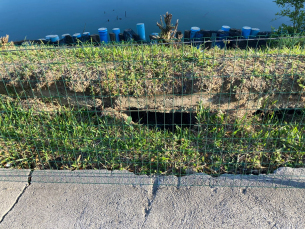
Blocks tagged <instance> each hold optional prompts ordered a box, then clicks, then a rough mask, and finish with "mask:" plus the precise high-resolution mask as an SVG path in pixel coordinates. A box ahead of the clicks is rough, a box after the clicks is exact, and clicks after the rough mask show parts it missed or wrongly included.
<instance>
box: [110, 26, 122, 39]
mask: <svg viewBox="0 0 305 229" xmlns="http://www.w3.org/2000/svg"><path fill="white" fill-rule="evenodd" d="M112 32H113V33H114V34H115V40H116V41H117V42H119V41H120V38H119V34H120V32H121V31H120V29H119V28H113V29H112Z"/></svg>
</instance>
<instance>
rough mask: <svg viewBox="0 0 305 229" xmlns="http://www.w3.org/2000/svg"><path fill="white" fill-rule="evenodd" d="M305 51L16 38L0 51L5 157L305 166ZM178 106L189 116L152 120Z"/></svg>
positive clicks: (179, 166) (135, 164)
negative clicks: (36, 42) (23, 41)
mask: <svg viewBox="0 0 305 229" xmlns="http://www.w3.org/2000/svg"><path fill="white" fill-rule="evenodd" d="M304 53H305V51H304V50H303V49H302V48H301V47H298V46H296V47H293V48H287V47H282V48H267V49H265V50H247V51H245V50H238V49H235V50H221V49H218V48H215V49H209V50H200V49H197V48H196V47H191V46H187V45H184V46H173V45H172V46H165V45H149V46H148V45H147V46H137V45H126V46H125V45H120V46H107V47H92V46H78V47H73V48H53V47H49V46H36V47H35V46H25V47H12V48H11V50H10V51H9V52H7V51H5V52H1V60H0V63H1V64H0V66H1V67H0V72H1V80H2V82H1V84H0V93H1V100H0V105H1V106H0V107H1V108H0V109H1V126H0V128H1V130H0V131H1V134H2V138H1V142H0V144H1V145H2V150H0V166H1V167H10V168H11V167H14V168H31V169H70V170H74V169H126V170H128V171H131V172H134V173H136V174H155V173H159V174H160V173H161V174H171V175H185V174H188V173H194V172H205V173H207V174H211V175H219V174H223V173H234V174H260V173H269V172H272V171H273V170H275V169H277V168H278V167H282V166H288V167H303V166H304V163H305V156H304V152H305V148H304V145H303V144H302V142H303V141H304V135H305V129H304V125H303V122H304V103H305V95H304V89H303V88H304V86H303V85H304V84H305V83H304V77H303V75H304V67H305V65H304V61H303V59H304ZM186 98H187V99H186ZM179 101H180V102H179ZM161 104H162V105H161ZM140 112H144V113H145V114H146V116H145V115H144V116H141V117H140ZM147 112H151V113H149V114H147ZM156 112H157V113H156ZM158 112H159V113H160V114H159V113H158ZM177 112H180V116H178V117H180V118H178V119H184V120H181V121H180V122H178V121H177V120H175V119H174V120H173V119H167V118H163V119H162V118H161V119H160V118H155V119H153V118H151V117H152V116H154V115H153V114H155V116H156V115H157V114H158V117H161V116H164V117H165V114H166V113H169V114H176V113H177ZM183 112H185V113H186V114H191V115H189V116H186V117H187V118H186V119H189V122H188V120H185V118H184V117H185V116H183V114H182V113H183ZM131 113H133V114H134V113H136V114H137V113H138V118H137V116H135V115H132V114H131ZM178 115H179V114H178ZM143 117H144V118H145V119H146V121H145V119H144V121H143ZM140 118H142V121H140V123H141V124H139V123H137V121H139V119H140ZM175 125H177V126H180V127H178V128H172V127H174V126H175ZM184 126H187V128H183V127H184ZM153 127H155V128H153Z"/></svg>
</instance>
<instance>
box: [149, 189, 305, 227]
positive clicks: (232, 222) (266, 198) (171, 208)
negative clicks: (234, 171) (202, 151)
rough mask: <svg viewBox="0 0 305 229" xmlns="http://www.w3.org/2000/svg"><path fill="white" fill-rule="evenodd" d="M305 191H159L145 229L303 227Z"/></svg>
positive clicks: (304, 224)
mask: <svg viewBox="0 0 305 229" xmlns="http://www.w3.org/2000/svg"><path fill="white" fill-rule="evenodd" d="M304 205H305V190H304V189H271V188H264V189H262V188H230V187H223V188H220V187H217V188H211V187H181V188H176V187H167V186H162V187H160V188H159V189H158V191H157V193H156V196H155V198H154V201H153V203H152V204H151V209H150V210H149V214H148V216H147V220H146V221H145V223H144V225H143V228H304V227H305V218H304V215H305V208H304Z"/></svg>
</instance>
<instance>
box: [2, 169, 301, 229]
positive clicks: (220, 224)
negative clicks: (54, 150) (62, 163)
mask: <svg viewBox="0 0 305 229" xmlns="http://www.w3.org/2000/svg"><path fill="white" fill-rule="evenodd" d="M241 178H242V179H241ZM304 181H305V169H290V168H281V169H279V170H277V171H276V172H275V173H274V174H272V175H268V176H266V175H262V176H243V177H241V176H232V175H226V176H221V177H218V178H214V177H210V176H207V175H205V174H196V175H194V174H193V175H190V176H185V177H181V178H177V177H174V176H167V177H149V176H136V175H134V174H132V173H129V172H126V171H113V172H110V171H106V170H101V171H74V172H70V171H34V172H33V174H32V184H31V185H30V186H29V187H27V188H26V191H25V192H24V193H23V194H22V196H21V197H20V199H19V201H18V202H17V204H16V205H15V206H14V207H13V208H12V209H11V211H9V213H8V214H7V215H6V216H5V218H4V220H3V221H2V223H0V228H1V229H2V228H304V227H305V218H304V215H305V208H304V206H305V189H304V188H302V187H304ZM49 182H52V183H49ZM87 183H88V184H87ZM198 185H199V186H198ZM200 185H201V186H200ZM254 185H256V186H257V187H249V186H254ZM262 187H264V188H262Z"/></svg>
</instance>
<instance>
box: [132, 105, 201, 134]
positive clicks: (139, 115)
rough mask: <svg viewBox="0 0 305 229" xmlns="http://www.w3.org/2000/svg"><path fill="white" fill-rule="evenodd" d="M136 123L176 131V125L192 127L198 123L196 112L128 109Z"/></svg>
mask: <svg viewBox="0 0 305 229" xmlns="http://www.w3.org/2000/svg"><path fill="white" fill-rule="evenodd" d="M126 114H127V115H128V116H131V118H132V121H133V122H135V123H139V124H143V125H146V126H148V127H149V128H157V129H161V130H169V131H175V130H176V126H179V127H180V128H191V127H192V126H193V125H194V124H195V123H196V114H195V113H187V112H178V111H175V112H170V113H165V112H157V111H149V110H140V109H138V108H130V109H129V110H128V111H126Z"/></svg>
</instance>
